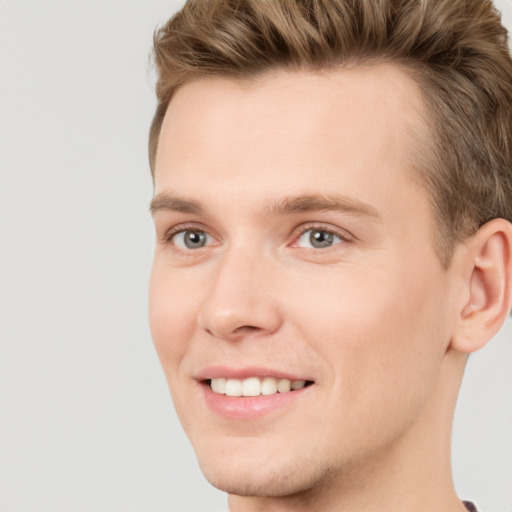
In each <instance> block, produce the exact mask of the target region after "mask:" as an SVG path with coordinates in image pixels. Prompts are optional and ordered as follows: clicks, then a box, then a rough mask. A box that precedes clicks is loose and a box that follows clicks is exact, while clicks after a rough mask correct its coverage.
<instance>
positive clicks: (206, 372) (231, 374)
mask: <svg viewBox="0 0 512 512" xmlns="http://www.w3.org/2000/svg"><path fill="white" fill-rule="evenodd" d="M222 377H224V378H227V379H247V378H249V377H262V378H263V377H275V378H277V379H289V380H306V381H313V379H312V378H310V377H308V376H306V375H304V374H299V373H295V372H288V371H283V370H278V369H273V368H268V367H256V366H245V367H238V368H237V367H233V366H210V367H207V368H203V369H202V370H200V371H199V372H198V373H197V374H196V375H195V378H196V380H199V381H204V380H209V379H217V378H222Z"/></svg>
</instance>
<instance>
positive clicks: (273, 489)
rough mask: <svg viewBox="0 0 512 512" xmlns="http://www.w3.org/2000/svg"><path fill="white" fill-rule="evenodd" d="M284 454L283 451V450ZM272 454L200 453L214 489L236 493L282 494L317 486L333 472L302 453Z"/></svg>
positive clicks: (255, 494) (271, 495)
mask: <svg viewBox="0 0 512 512" xmlns="http://www.w3.org/2000/svg"><path fill="white" fill-rule="evenodd" d="M283 455H284V454H283ZM285 457H286V455H284V456H280V455H279V452H277V453H274V454H273V456H271V457H244V454H243V452H242V453H241V454H240V456H239V457H237V456H236V453H234V452H231V454H230V456H228V457H222V458H216V459H211V458H207V457H199V465H200V467H201V471H202V472H203V474H204V476H205V478H206V479H207V480H208V482H210V484H212V485H213V486H214V487H216V488H217V489H220V490H221V491H224V492H226V493H228V494H234V495H237V496H261V497H263V496H266V497H284V496H291V495H295V494H300V493H303V492H307V491H309V490H311V489H313V488H316V487H319V486H320V485H321V483H322V482H325V481H326V480H327V479H328V478H329V475H331V474H332V471H331V470H330V468H320V467H318V466H317V465H316V464H315V461H312V460H311V458H310V457H307V456H305V454H301V455H298V456H297V455H296V456H291V457H290V456H289V455H288V457H286V458H285Z"/></svg>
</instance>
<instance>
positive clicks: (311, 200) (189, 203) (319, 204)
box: [149, 193, 382, 220]
mask: <svg viewBox="0 0 512 512" xmlns="http://www.w3.org/2000/svg"><path fill="white" fill-rule="evenodd" d="M149 210H150V212H151V215H155V213H156V212H159V211H174V212H180V213H190V214H194V215H201V214H204V212H205V209H204V208H203V206H202V205H201V204H200V203H199V202H197V201H194V200H191V199H185V198H181V197H177V196H171V195H168V194H166V193H161V194H158V195H156V196H155V197H154V198H153V200H152V201H151V204H150V206H149ZM265 211H266V212H267V213H268V214H269V215H271V216H284V215H291V214H294V213H305V212H319V211H339V212H342V213H346V214H349V215H357V216H366V217H373V218H375V219H377V220H382V216H381V215H380V213H379V212H378V211H377V210H376V209H375V208H374V207H373V206H371V205H369V204H367V203H365V202H363V201H360V200H358V199H354V198H352V197H347V196H340V195H301V196H291V197H286V198H283V199H280V200H278V201H276V202H272V201H271V202H269V203H267V205H266V208H265Z"/></svg>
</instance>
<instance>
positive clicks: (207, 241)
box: [169, 229, 213, 251]
mask: <svg viewBox="0 0 512 512" xmlns="http://www.w3.org/2000/svg"><path fill="white" fill-rule="evenodd" d="M169 240H170V241H171V242H172V243H173V244H174V245H175V246H176V247H177V248H178V249H182V250H185V251H186V250H190V249H201V248H202V247H206V246H207V245H211V243H212V241H213V238H212V237H211V236H210V235H209V234H208V233H206V231H201V230H198V229H184V230H182V231H178V232H177V233H175V234H173V235H171V236H170V237H169Z"/></svg>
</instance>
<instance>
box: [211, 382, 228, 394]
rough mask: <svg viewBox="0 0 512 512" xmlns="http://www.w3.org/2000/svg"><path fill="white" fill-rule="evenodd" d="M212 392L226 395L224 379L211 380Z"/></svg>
mask: <svg viewBox="0 0 512 512" xmlns="http://www.w3.org/2000/svg"><path fill="white" fill-rule="evenodd" d="M212 391H213V392H214V393H219V394H221V395H225V394H226V379H212Z"/></svg>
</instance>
